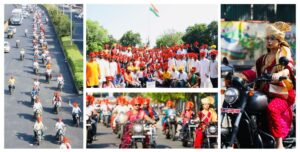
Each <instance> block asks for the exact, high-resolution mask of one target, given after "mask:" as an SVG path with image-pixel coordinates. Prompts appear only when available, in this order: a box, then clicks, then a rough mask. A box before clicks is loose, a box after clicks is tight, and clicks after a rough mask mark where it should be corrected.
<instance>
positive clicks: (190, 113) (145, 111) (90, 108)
mask: <svg viewBox="0 0 300 152" xmlns="http://www.w3.org/2000/svg"><path fill="white" fill-rule="evenodd" d="M214 102H215V100H214V97H212V96H208V97H206V98H202V99H201V108H200V109H199V110H198V113H196V112H195V106H194V103H195V102H193V101H186V102H185V106H184V108H183V109H179V108H178V106H177V107H176V106H175V105H176V102H175V101H171V100H168V101H166V102H165V103H160V104H157V103H154V101H152V99H151V98H145V97H142V96H136V97H133V98H131V99H129V98H128V97H125V96H119V97H117V98H116V99H113V100H109V99H108V98H95V97H94V96H93V95H92V94H87V96H86V106H87V108H86V118H87V124H90V125H91V129H90V131H89V130H88V133H87V142H88V144H91V143H92V142H93V141H94V140H96V139H97V137H96V136H97V132H98V131H97V124H98V123H100V122H101V121H102V122H103V123H104V124H105V123H106V122H105V121H106V119H105V118H104V117H105V115H107V113H110V117H109V124H105V125H108V126H109V127H111V128H112V132H114V133H115V134H118V131H119V130H118V129H119V128H120V127H119V126H120V125H124V130H123V132H122V135H121V136H119V138H120V139H121V141H120V145H119V148H132V147H130V145H131V141H132V128H133V125H134V123H136V122H140V121H143V123H144V124H152V126H153V128H155V129H156V128H157V127H155V125H158V124H157V123H158V122H159V121H160V119H161V128H162V133H163V134H166V131H167V130H168V127H167V120H169V118H170V116H171V113H175V114H176V123H175V124H176V127H175V131H176V132H177V125H179V124H180V125H181V126H182V127H181V129H180V130H179V132H180V133H179V140H184V138H185V133H186V132H187V129H188V125H189V122H190V120H193V121H195V122H197V128H196V129H195V130H193V132H194V133H195V140H193V143H192V146H193V147H194V148H201V146H202V142H203V139H204V138H205V137H204V130H205V129H206V128H207V125H208V124H210V123H214V124H215V125H216V124H217V113H216V111H215V110H214V107H213V105H214ZM171 111H173V112H171ZM174 111H175V112H174ZM155 132H157V131H155ZM145 138H146V139H145V140H144V142H145V143H143V147H144V148H149V147H147V145H150V138H151V137H150V136H147V135H146V137H145ZM216 141H217V140H216ZM158 142H159V141H156V143H158ZM152 148H154V147H152Z"/></svg>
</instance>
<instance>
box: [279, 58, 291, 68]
mask: <svg viewBox="0 0 300 152" xmlns="http://www.w3.org/2000/svg"><path fill="white" fill-rule="evenodd" d="M279 64H280V65H283V66H287V65H288V64H289V59H288V58H287V57H285V56H282V57H280V58H279Z"/></svg>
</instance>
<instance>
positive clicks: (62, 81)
mask: <svg viewBox="0 0 300 152" xmlns="http://www.w3.org/2000/svg"><path fill="white" fill-rule="evenodd" d="M57 83H58V85H59V84H61V85H64V77H63V75H62V74H61V73H60V74H58V77H57Z"/></svg>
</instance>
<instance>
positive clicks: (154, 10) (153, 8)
mask: <svg viewBox="0 0 300 152" xmlns="http://www.w3.org/2000/svg"><path fill="white" fill-rule="evenodd" d="M149 9H150V11H151V12H152V13H153V14H154V15H155V16H156V17H159V15H158V13H159V12H158V9H157V8H156V7H155V6H154V5H153V4H151V5H150V8H149Z"/></svg>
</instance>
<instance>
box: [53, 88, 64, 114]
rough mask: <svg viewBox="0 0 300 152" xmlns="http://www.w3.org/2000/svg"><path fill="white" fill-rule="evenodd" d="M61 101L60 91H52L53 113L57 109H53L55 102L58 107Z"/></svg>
mask: <svg viewBox="0 0 300 152" xmlns="http://www.w3.org/2000/svg"><path fill="white" fill-rule="evenodd" d="M61 103H62V98H61V95H60V93H59V92H57V91H56V92H54V96H53V98H52V105H53V111H54V113H56V114H57V111H55V106H56V104H57V106H58V107H60V106H61Z"/></svg>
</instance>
